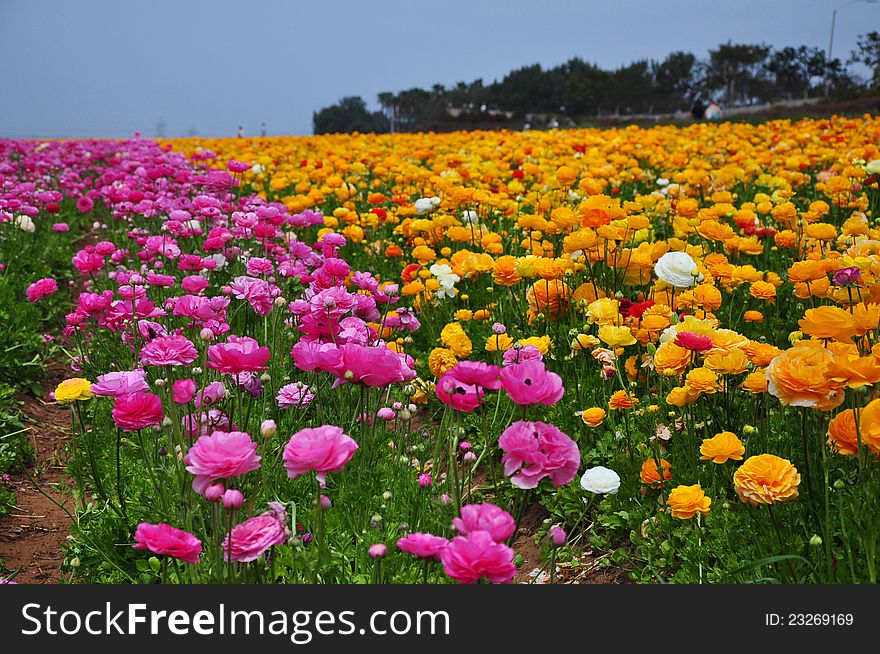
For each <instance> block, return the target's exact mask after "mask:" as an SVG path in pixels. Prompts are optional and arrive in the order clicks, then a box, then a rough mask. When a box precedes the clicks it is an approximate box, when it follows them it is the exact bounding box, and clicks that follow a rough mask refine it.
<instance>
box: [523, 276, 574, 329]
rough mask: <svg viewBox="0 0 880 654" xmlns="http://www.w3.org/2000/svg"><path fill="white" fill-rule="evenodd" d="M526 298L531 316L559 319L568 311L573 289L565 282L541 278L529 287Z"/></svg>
mask: <svg viewBox="0 0 880 654" xmlns="http://www.w3.org/2000/svg"><path fill="white" fill-rule="evenodd" d="M526 299H527V301H528V304H529V317H530V318H532V319H534V318H536V317H537V316H539V315H543V316H544V317H545V318H547V319H549V320H557V319H559V318H560V317H561V316H562V315H563V314H564V313H566V312H567V311H568V305H569V302H570V300H571V290H570V289H569V288H568V286H567V285H566V284H565V282H562V281H559V280H546V279H540V280H538V281H537V282H535V283H534V284H532V285H531V286H530V287H529V290H528V294H527V296H526Z"/></svg>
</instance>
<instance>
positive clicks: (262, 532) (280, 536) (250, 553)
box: [223, 513, 288, 563]
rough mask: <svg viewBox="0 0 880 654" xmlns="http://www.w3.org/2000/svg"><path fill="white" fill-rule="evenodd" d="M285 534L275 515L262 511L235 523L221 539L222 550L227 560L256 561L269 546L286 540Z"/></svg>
mask: <svg viewBox="0 0 880 654" xmlns="http://www.w3.org/2000/svg"><path fill="white" fill-rule="evenodd" d="M287 535H288V534H287V530H286V529H285V526H284V524H283V523H282V522H281V521H280V520H279V519H278V518H277V517H276V516H275V515H273V514H272V513H264V514H263V515H258V516H254V517H253V518H251V519H249V520H245V521H244V522H242V523H241V524H238V525H235V526H234V527H233V528H232V531H231V532H229V534H228V535H227V537H226V538H225V539H224V540H223V552H224V554H225V558H226V560H228V561H238V562H239V563H248V562H250V561H256V560H257V559H258V558H260V557H261V556H262V555H263V553H264V552H265V551H266V550H268V549H269V548H270V547H272V546H273V545H281V544H282V543H283V542H284V541H285V540H287Z"/></svg>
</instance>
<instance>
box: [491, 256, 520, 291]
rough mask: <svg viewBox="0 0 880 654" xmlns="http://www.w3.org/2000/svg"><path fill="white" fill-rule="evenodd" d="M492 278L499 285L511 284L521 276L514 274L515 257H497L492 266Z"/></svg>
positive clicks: (516, 281)
mask: <svg viewBox="0 0 880 654" xmlns="http://www.w3.org/2000/svg"><path fill="white" fill-rule="evenodd" d="M492 279H494V280H495V283H496V284H498V285H499V286H513V285H515V284H516V283H518V282H519V281H520V280H521V279H522V277H520V276H519V275H517V274H516V257H511V256H506V257H498V258H497V259H496V260H495V265H494V266H493V267H492Z"/></svg>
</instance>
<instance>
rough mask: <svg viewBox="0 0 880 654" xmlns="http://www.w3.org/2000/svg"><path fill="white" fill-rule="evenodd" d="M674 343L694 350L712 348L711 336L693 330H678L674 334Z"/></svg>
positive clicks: (703, 350) (702, 350)
mask: <svg viewBox="0 0 880 654" xmlns="http://www.w3.org/2000/svg"><path fill="white" fill-rule="evenodd" d="M675 344H676V345H678V346H679V347H683V348H685V349H686V350H693V351H695V352H705V351H706V350H711V349H712V339H711V338H709V337H708V336H703V335H702V334H695V333H694V332H678V334H676V336H675Z"/></svg>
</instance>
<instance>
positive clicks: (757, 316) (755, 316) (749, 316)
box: [743, 311, 764, 322]
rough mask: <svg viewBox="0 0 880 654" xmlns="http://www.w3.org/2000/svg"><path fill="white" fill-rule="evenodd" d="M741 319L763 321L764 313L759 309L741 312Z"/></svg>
mask: <svg viewBox="0 0 880 654" xmlns="http://www.w3.org/2000/svg"><path fill="white" fill-rule="evenodd" d="M743 319H744V320H745V321H746V322H764V314H763V313H761V312H760V311H746V312H745V313H744V314H743Z"/></svg>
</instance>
